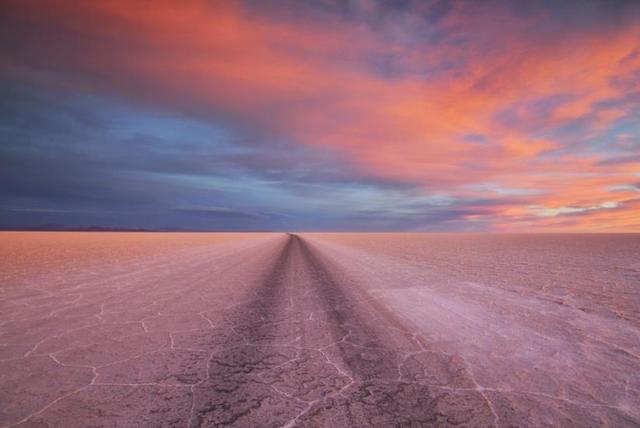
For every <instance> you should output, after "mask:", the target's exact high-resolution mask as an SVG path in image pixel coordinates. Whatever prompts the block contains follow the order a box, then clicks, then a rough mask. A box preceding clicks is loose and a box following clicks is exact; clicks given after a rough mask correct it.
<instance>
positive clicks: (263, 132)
mask: <svg viewBox="0 0 640 428" xmlns="http://www.w3.org/2000/svg"><path fill="white" fill-rule="evenodd" d="M556 3H557V4H556ZM638 12H639V8H638V3H637V2H629V3H628V4H625V3H624V2H606V1H602V2H596V1H594V2H571V1H569V2H537V3H536V5H533V3H532V2H464V1H461V2H456V1H453V2H444V1H430V2H423V1H415V2H411V1H407V2H377V1H353V2H333V1H321V2H316V3H314V4H313V5H311V2H295V1H291V2H289V1H282V2H275V1H265V2H251V1H247V2H242V1H220V2H217V1H197V0H196V1H182V2H173V1H154V2H130V1H129V2H124V1H123V2H120V1H110V2H77V1H28V0H27V1H25V0H21V1H8V2H3V5H2V8H1V9H0V38H1V40H2V41H1V43H0V52H1V55H0V76H1V80H0V83H1V86H0V88H1V89H0V90H1V91H2V99H3V102H2V104H1V107H0V109H1V115H0V136H2V146H1V147H0V151H1V152H0V180H1V181H2V182H3V185H2V188H1V195H2V205H1V206H0V225H1V226H3V227H31V226H38V225H40V224H65V225H67V226H79V227H81V226H89V225H101V226H109V227H127V228H129V227H134V228H135V227H139V228H147V227H148V228H168V229H171V228H179V229H213V230H291V229H293V230H425V231H440V230H443V231H451V230H453V231H501V232H502V231H505V232H526V231H553V232H555V231H593V232H614V231H640V127H639V125H638V123H640V121H639V119H640V15H639V14H638Z"/></svg>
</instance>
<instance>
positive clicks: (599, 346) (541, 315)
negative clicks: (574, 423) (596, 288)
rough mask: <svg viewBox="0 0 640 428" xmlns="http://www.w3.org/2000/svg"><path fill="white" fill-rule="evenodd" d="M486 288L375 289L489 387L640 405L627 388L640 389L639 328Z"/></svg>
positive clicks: (614, 404)
mask: <svg viewBox="0 0 640 428" xmlns="http://www.w3.org/2000/svg"><path fill="white" fill-rule="evenodd" d="M461 285H466V286H467V287H470V288H471V289H476V288H478V287H479V286H478V285H475V284H461ZM458 292H460V291H459V290H458ZM485 293H486V294H485V296H484V298H480V296H479V295H478V294H476V293H473V294H470V295H467V296H460V295H454V294H451V295H442V294H439V293H435V292H434V291H433V290H430V289H429V288H426V287H411V288H405V289H395V290H394V289H390V290H378V291H377V292H376V293H375V294H376V296H377V297H378V299H379V300H380V301H382V302H384V303H385V305H387V306H388V307H389V308H390V309H391V310H392V311H393V312H394V313H396V314H400V316H401V317H402V318H404V319H405V320H407V321H408V322H409V323H410V324H412V325H413V326H415V327H416V328H417V330H418V331H420V332H422V333H423V334H424V336H425V337H426V338H427V342H428V343H431V344H432V345H433V346H435V347H436V348H442V350H444V351H446V352H449V353H454V354H460V355H462V356H463V357H464V359H465V360H466V361H468V362H469V364H470V365H471V366H472V370H473V372H474V375H475V377H476V380H477V382H478V383H479V384H480V385H482V386H483V387H488V388H494V389H501V390H515V391H526V392H532V393H540V394H549V395H552V396H559V397H567V398H570V399H573V400H577V401H579V402H584V403H590V404H607V405H611V406H619V405H625V406H629V405H631V407H634V406H635V407H636V408H638V406H640V401H638V400H637V396H630V394H628V393H627V392H626V391H627V390H633V391H638V390H640V376H637V375H636V376H635V378H634V377H633V376H632V377H630V376H629V374H630V373H640V359H639V358H638V356H637V355H636V354H634V353H633V352H634V351H633V350H627V349H625V348H624V346H625V345H627V342H628V341H629V337H628V336H629V334H630V333H633V332H634V330H633V327H631V326H629V325H625V323H623V322H620V321H617V320H608V319H604V318H602V317H600V316H595V315H589V314H581V313H576V310H574V309H571V308H558V309H557V310H556V311H555V312H550V305H551V304H549V303H547V302H539V301H536V300H535V299H531V298H525V297H518V296H515V297H514V296H509V295H507V294H509V293H504V292H502V291H500V290H496V289H491V288H490V287H486V291H485ZM629 401H631V403H629Z"/></svg>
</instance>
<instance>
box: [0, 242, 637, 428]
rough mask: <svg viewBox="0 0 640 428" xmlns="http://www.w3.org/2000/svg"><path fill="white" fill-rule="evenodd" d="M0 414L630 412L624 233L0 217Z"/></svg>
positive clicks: (431, 418) (75, 417) (630, 264)
mask: <svg viewBox="0 0 640 428" xmlns="http://www.w3.org/2000/svg"><path fill="white" fill-rule="evenodd" d="M0 261H1V263H2V264H1V266H0V360H1V361H0V426H60V427H74V426H190V427H195V426H221V425H230V426H394V425H396V426H451V425H464V426H514V425H516V426H558V425H562V426H600V425H611V426H637V425H638V424H640V411H639V410H638V409H640V235H464V234H454V235H446V234H443V235H437V234H433V235H432V234H298V235H289V234H205V233H202V234H199V233H198V234H196V233H184V234H178V233H66V232H56V233H40V232H12V233H9V232H5V233H0Z"/></svg>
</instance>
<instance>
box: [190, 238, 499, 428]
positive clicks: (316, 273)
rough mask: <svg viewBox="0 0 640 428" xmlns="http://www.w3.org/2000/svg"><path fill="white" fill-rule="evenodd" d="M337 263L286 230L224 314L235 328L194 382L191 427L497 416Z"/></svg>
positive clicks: (465, 378)
mask: <svg viewBox="0 0 640 428" xmlns="http://www.w3.org/2000/svg"><path fill="white" fill-rule="evenodd" d="M336 269H337V267H335V266H328V265H327V262H326V261H325V260H324V259H323V258H322V256H321V255H320V254H318V253H317V251H316V250H314V249H313V248H312V247H311V246H310V245H309V244H308V243H306V242H305V241H304V240H303V239H302V238H300V237H298V236H296V235H289V237H288V239H287V242H286V244H285V245H284V246H283V248H282V251H281V253H280V254H279V255H278V257H277V258H276V259H275V261H274V264H273V266H272V267H271V269H269V270H268V271H267V273H265V275H264V276H263V277H262V279H261V280H260V281H258V286H257V288H255V289H253V290H252V291H251V293H250V294H249V296H247V299H245V300H246V303H245V304H244V305H240V306H238V307H236V308H234V310H232V311H228V312H227V314H226V315H225V316H224V317H223V319H224V320H223V321H222V322H223V324H224V325H225V327H227V329H228V331H232V332H234V333H233V335H231V336H228V337H225V338H224V341H223V343H221V345H220V346H224V348H225V349H222V350H218V351H216V352H214V353H213V354H212V356H211V360H210V364H209V367H208V377H207V379H206V380H205V381H203V382H202V383H200V384H199V385H197V386H196V387H195V388H194V397H195V398H194V406H193V409H192V414H191V417H190V425H191V426H193V427H195V426H213V425H215V426H273V427H276V426H330V425H334V426H335V424H336V423H337V424H338V426H394V425H397V426H431V425H436V424H437V425H458V424H466V425H469V424H471V425H477V426H491V425H493V424H495V422H496V421H495V419H494V417H493V415H492V412H491V408H490V405H489V404H488V403H487V401H486V399H485V398H484V397H483V396H482V395H481V394H480V393H479V392H477V391H474V390H473V386H474V384H473V380H472V379H471V378H470V375H469V373H468V372H467V371H466V368H465V367H464V365H463V362H462V361H459V360H456V359H455V358H454V357H451V356H448V355H443V354H441V353H437V352H431V351H429V350H428V349H427V348H425V346H424V344H423V343H421V341H420V340H418V339H417V338H416V337H415V335H413V334H412V333H411V332H409V331H407V330H406V329H404V328H403V327H402V325H401V324H400V323H399V322H397V321H395V320H392V319H390V317H391V316H390V315H389V314H385V313H384V311H382V310H381V309H380V308H376V307H375V306H374V304H373V302H371V301H370V299H368V298H367V297H366V295H365V294H364V293H358V292H357V286H354V284H342V283H341V282H340V281H341V280H344V278H337V277H336V276H335V272H336ZM214 322H215V321H214ZM430 372H433V373H430ZM425 373H427V374H426V375H425ZM429 373H430V374H429ZM423 381H424V382H423ZM456 385H458V386H462V387H465V386H466V387H468V389H462V390H459V391H458V390H454V389H447V388H448V387H450V386H456ZM440 387H442V388H440Z"/></svg>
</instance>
